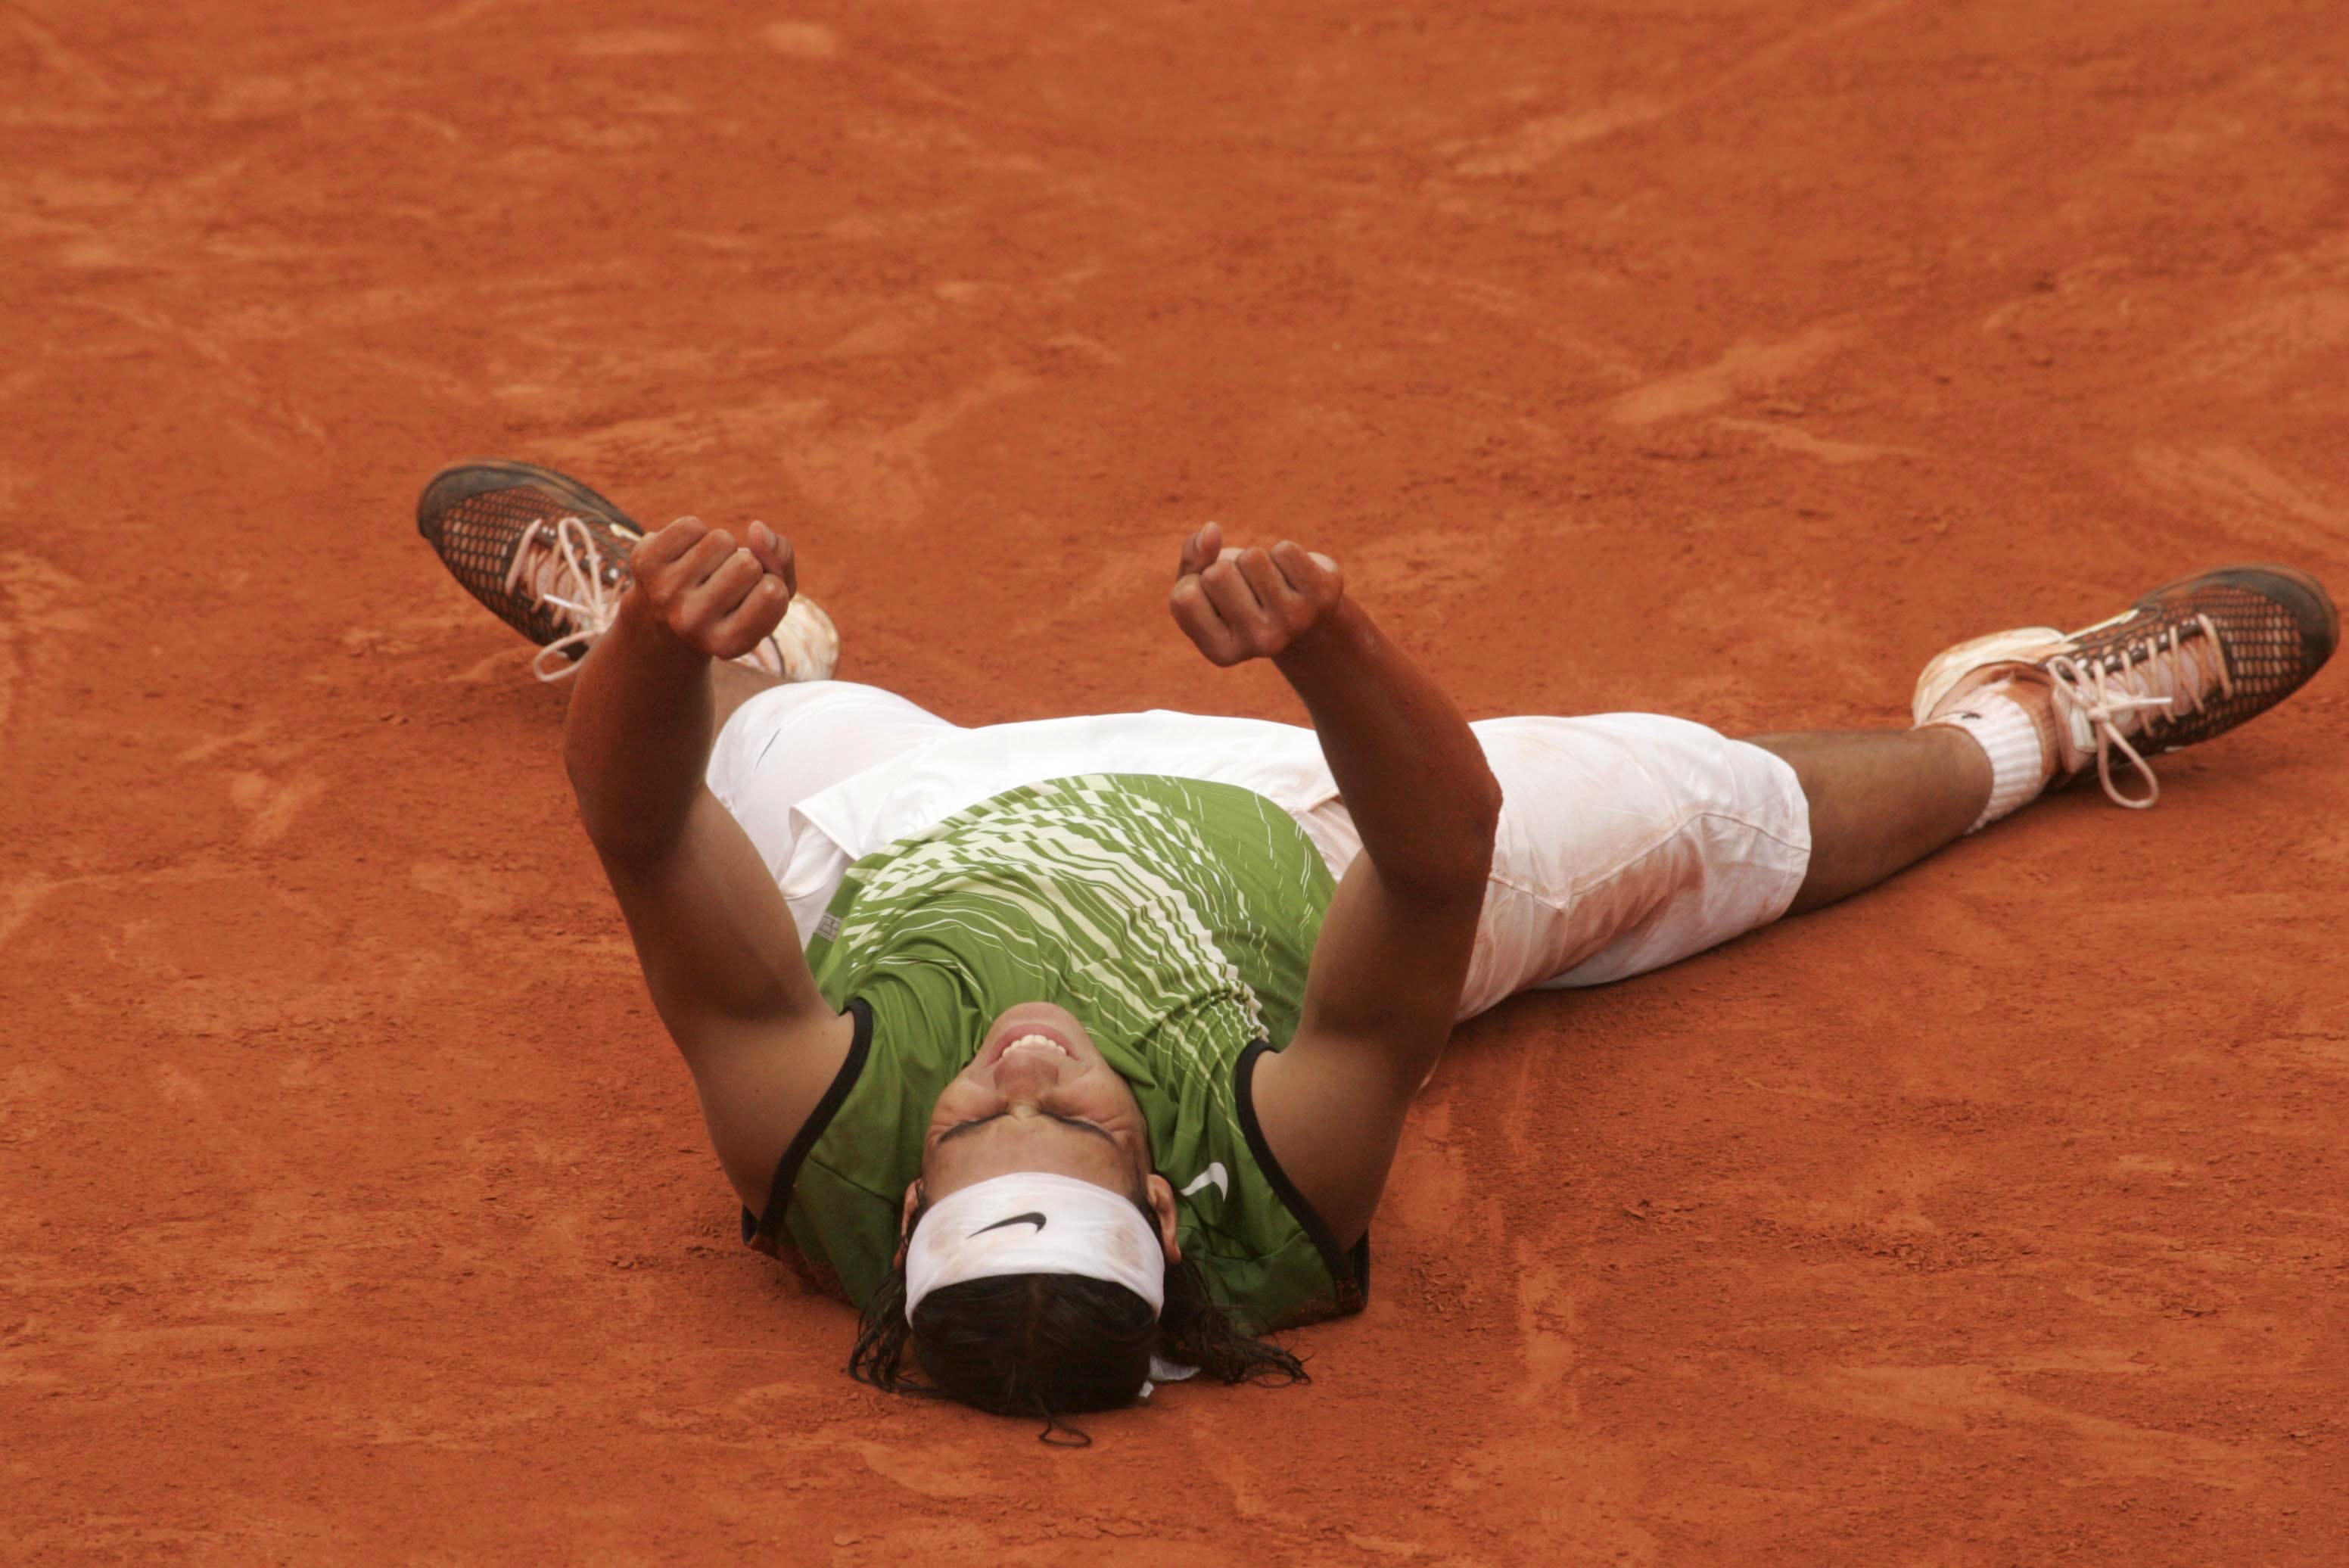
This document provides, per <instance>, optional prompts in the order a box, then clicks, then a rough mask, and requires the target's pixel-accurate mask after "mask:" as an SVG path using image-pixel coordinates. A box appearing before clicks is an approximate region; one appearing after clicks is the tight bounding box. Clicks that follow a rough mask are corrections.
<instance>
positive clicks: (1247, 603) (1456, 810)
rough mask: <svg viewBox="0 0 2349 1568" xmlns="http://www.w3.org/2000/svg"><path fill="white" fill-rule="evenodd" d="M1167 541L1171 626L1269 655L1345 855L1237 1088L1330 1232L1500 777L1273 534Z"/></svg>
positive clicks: (1402, 1051)
mask: <svg viewBox="0 0 2349 1568" xmlns="http://www.w3.org/2000/svg"><path fill="white" fill-rule="evenodd" d="M1222 542H1223V541H1222V537H1221V532H1220V531H1219V530H1217V529H1216V526H1215V525H1214V524H1212V523H1210V524H1209V525H1208V526H1207V528H1206V529H1203V530H1201V531H1200V532H1199V533H1198V534H1197V535H1195V536H1194V537H1193V539H1192V541H1191V542H1190V543H1189V544H1188V545H1186V546H1185V550H1184V556H1183V563H1182V571H1181V574H1180V576H1179V578H1178V580H1177V582H1176V585H1175V588H1174V595H1173V598H1172V601H1171V604H1172V608H1173V610H1174V618H1175V621H1176V623H1177V624H1179V625H1181V626H1182V628H1183V630H1184V631H1185V634H1188V635H1189V636H1190V638H1191V640H1192V641H1193V642H1194V643H1195V644H1196V645H1198V647H1199V650H1200V651H1201V652H1202V653H1204V654H1206V655H1207V657H1208V658H1209V659H1211V660H1213V661H1214V662H1215V663H1216V664H1218V665H1234V664H1238V663H1242V662H1244V661H1245V660H1247V659H1250V658H1269V659H1271V660H1272V661H1273V662H1274V664H1275V665H1278V667H1279V669H1280V672H1281V674H1282V675H1283V676H1287V677H1288V683H1289V685H1290V686H1293V687H1294V688H1295V689H1296V691H1297V694H1298V696H1299V697H1301V698H1303V699H1304V702H1305V706H1306V708H1307V710H1308V711H1309V712H1310V713H1311V714H1312V716H1313V727H1314V730H1315V732H1316V733H1317V734H1318V735H1319V738H1320V741H1321V751H1322V755H1323V757H1324V758H1326V759H1327V760H1328V762H1329V764H1330V773H1331V775H1332V777H1334V778H1335V779H1336V780H1337V784H1338V789H1339V791H1340V794H1341V795H1342V796H1343V797H1344V799H1345V802H1346V807H1347V810H1348V811H1349V812H1350V814H1351V815H1352V817H1353V820H1354V826H1355V828H1356V830H1358V831H1359V832H1360V833H1361V840H1362V853H1361V856H1360V857H1359V858H1357V859H1356V861H1354V863H1353V865H1352V867H1351V868H1350V870H1349V871H1348V872H1346V876H1345V879H1344V880H1343V881H1342V882H1340V883H1339V886H1338V892H1337V896H1336V897H1335V898H1334V899H1333V900H1332V901H1331V902H1330V908H1329V911H1328V913H1327V914H1326V915H1325V916H1324V917H1323V920H1322V923H1321V934H1320V939H1319V941H1318V942H1317V943H1316V944H1315V945H1314V949H1313V967H1312V972H1311V974H1310V975H1309V977H1308V979H1307V982H1306V987H1305V1006H1304V1013H1303V1016H1302V1017H1301V1018H1300V1019H1299V1023H1298V1027H1297V1034H1296V1037H1294V1038H1293V1039H1292V1040H1291V1041H1290V1042H1289V1043H1288V1047H1287V1048H1286V1049H1284V1050H1281V1051H1279V1052H1277V1053H1275V1054H1273V1055H1270V1056H1267V1057H1261V1058H1259V1060H1258V1061H1257V1067H1256V1078H1255V1081H1254V1083H1253V1084H1252V1086H1251V1089H1252V1092H1253V1095H1254V1098H1255V1102H1256V1109H1257V1120H1258V1122H1259V1124H1260V1125H1261V1127H1262V1129H1263V1131H1264V1136H1265V1140H1266V1141H1267V1142H1268V1144H1269V1145H1270V1146H1271V1149H1272V1152H1273V1154H1274V1156H1275V1157H1276V1158H1277V1159H1278V1161H1279V1162H1280V1165H1281V1168H1282V1169H1283V1170H1284V1171H1287V1172H1288V1178H1289V1180H1290V1181H1294V1182H1295V1183H1296V1184H1297V1188H1298V1190H1299V1191H1300V1192H1301V1193H1303V1194H1304V1196H1305V1198H1306V1200H1307V1201H1308V1202H1310V1203H1311V1204H1312V1205H1313V1207H1314V1209H1315V1210H1316V1212H1319V1214H1320V1216H1321V1218H1322V1219H1323V1221H1324V1222H1327V1223H1328V1224H1329V1225H1330V1229H1331V1230H1332V1231H1333V1232H1334V1233H1336V1235H1337V1236H1338V1238H1339V1240H1340V1242H1341V1243H1351V1242H1352V1241H1353V1240H1354V1238H1356V1237H1358V1236H1360V1235H1361V1233H1363V1232H1364V1231H1365V1230H1366V1229H1368V1228H1369V1225H1370V1222H1371V1213H1372V1212H1373V1211H1375V1210H1376V1209H1377V1207H1378V1203H1379V1198H1380V1195H1381V1192H1383V1191H1384V1190H1385V1187H1386V1179H1387V1171H1388V1168H1389V1167H1390V1166H1391V1165H1392V1163H1393V1161H1394V1151H1395V1146H1396V1141H1397V1140H1398V1139H1399V1138H1400V1137H1401V1136H1402V1122H1403V1115H1404V1112H1405V1111H1406V1110H1407V1109H1409V1107H1410V1105H1411V1100H1412V1097H1413V1094H1414V1093H1415V1092H1416V1091H1417V1090H1418V1088H1419V1086H1420V1084H1421V1083H1422V1082H1423V1080H1424V1079H1425V1078H1426V1076H1427V1073H1428V1071H1429V1069H1430V1068H1433V1065H1434V1063H1435V1060H1436V1057H1437V1056H1438V1054H1439V1053H1441V1051H1442V1050H1443V1048H1444V1040H1445V1038H1446V1037H1448V1036H1449V1035H1450V1034H1451V1031H1452V1019H1453V1015H1454V1011H1455V1010H1456V1009H1457V1007H1458V1006H1459V1003H1460V991H1461V985H1462V983H1463V982H1464V979H1465V978H1466V976H1467V973H1468V964H1469V960H1470V958H1471V956H1472V954H1474V951H1475V939H1476V923H1477V919H1478V915H1479V913H1480V912H1481V911H1482V909H1483V905H1484V895H1485V876H1486V873H1487V872H1489V871H1490V870H1491V868H1492V863H1493V836H1494V830H1495V823H1496V822H1497V820H1498V819H1499V816H1500V810H1501V789H1500V786H1499V785H1498V784H1497V783H1496V782H1495V780H1494V778H1493V772H1492V769H1490V768H1489V767H1488V766H1486V764H1485V753H1484V748H1482V747H1481V746H1480V745H1478V743H1477V740H1476V737H1475V734H1474V732H1472V731H1471V730H1470V729H1469V727H1468V725H1467V723H1466V721H1465V720H1464V719H1463V718H1462V717H1460V712H1459V709H1457V708H1456V707H1454V706H1453V704H1452V699H1451V698H1450V697H1448V696H1445V695H1444V691H1443V688H1442V687H1440V686H1437V685H1436V684H1435V682H1434V680H1433V678H1431V677H1430V676H1428V674H1427V673H1426V672H1425V671H1424V670H1422V669H1421V668H1420V667H1419V666H1418V665H1415V664H1413V662H1412V661H1411V660H1410V659H1409V658H1407V657H1406V656H1405V655H1403V653H1402V650H1400V649H1399V648H1397V647H1396V646H1395V645H1393V644H1392V643H1390V642H1389V641H1388V640H1387V639H1386V637H1385V635H1384V634H1381V632H1380V630H1379V629H1378V627H1377V625H1376V624H1374V623H1373V622H1372V621H1371V617H1370V616H1369V614H1366V613H1365V612H1364V611H1363V610H1362V609H1361V606H1359V605H1357V604H1354V603H1351V602H1350V601H1349V600H1348V599H1347V598H1346V597H1345V592H1344V583H1343V580H1342V578H1341V577H1340V574H1339V571H1338V566H1337V563H1336V562H1333V561H1330V560H1329V559H1328V558H1327V557H1324V556H1319V555H1315V554H1313V553H1312V552H1309V551H1305V550H1302V549H1299V547H1298V546H1296V545H1294V544H1290V543H1285V542H1284V543H1282V544H1280V545H1278V546H1276V547H1275V548H1274V549H1273V550H1271V551H1262V550H1249V551H1225V550H1223V549H1222Z"/></svg>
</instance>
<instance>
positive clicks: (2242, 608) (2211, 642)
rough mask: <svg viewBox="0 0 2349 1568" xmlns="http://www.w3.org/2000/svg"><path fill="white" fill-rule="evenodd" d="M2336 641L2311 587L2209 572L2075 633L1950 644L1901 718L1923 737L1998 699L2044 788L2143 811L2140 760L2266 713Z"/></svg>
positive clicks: (2287, 572) (2048, 629)
mask: <svg viewBox="0 0 2349 1568" xmlns="http://www.w3.org/2000/svg"><path fill="white" fill-rule="evenodd" d="M2340 640H2341V615H2340V612H2339V611H2337V610H2336V609H2334V608H2333V601H2332V600H2331V599H2330V598H2329V597H2327V596H2326V594H2325V592H2324V589H2323V585H2322V584H2321V583H2318V582H2317V581H2316V579H2315V578H2313V577H2311V576H2309V575H2308V574H2307V573H2303V572H2295V571H2292V569H2291V568H2289V567H2282V566H2228V567H2221V568H2220V569H2219V570H2218V571H2215V572H2206V573H2202V574H2201V575H2200V576H2199V577H2189V578H2185V579H2183V580H2181V581H2179V582H2176V583H2170V584H2168V586H2166V587H2162V588H2157V589H2155V590H2154V591H2153V592H2152V593H2148V594H2147V595H2146V596H2145V597H2144V598H2142V599H2140V600H2138V601H2137V604H2136V606H2135V607H2134V608H2133V609H2130V610H2127V611H2124V612H2122V613H2121V614H2117V615H2115V616H2113V617H2112V618H2111V619H2109V620H2105V621H2099V622H2097V623H2096V624H2095V625H2093V626H2088V627H2085V628H2084V629H2082V630H2080V631H2077V632H2072V633H2069V634H2066V633H2064V632H2061V631H2058V630H2057V629H2056V628H2054V627H2053V626H2023V627H2020V628H2017V629H2016V630H2013V631H2010V632H1994V633H1992V634H1989V635H1987V636H1982V637H1975V638H1973V639H1971V641H1968V642H1963V643H1960V644H1959V645H1956V646H1955V647H1953V648H1950V649H1948V650H1946V651H1944V652H1943V653H1941V654H1940V655H1938V656H1936V657H1935V658H1934V659H1933V660H1932V662H1930V664H1928V665H1926V666H1925V669H1924V673H1923V674H1922V675H1920V676H1918V679H1917V691H1916V696H1915V698H1914V701H1913V704H1912V711H1913V713H1914V716H1915V718H1916V721H1917V722H1918V723H1919V724H1920V725H1921V724H1927V723H1930V722H1931V721H1933V720H1935V719H1937V718H1943V717H1949V716H1950V715H1951V714H1954V713H1956V712H1958V711H1959V710H1961V709H1962V708H1964V707H1966V706H1967V703H1968V699H1969V698H1971V697H1973V696H1977V695H1979V694H1981V693H1982V692H1984V691H1986V690H1990V689H1996V690H1998V691H2000V692H2001V693H2002V695H2005V696H2011V697H2013V699H2014V700H2015V701H2017V702H2019V703H2021V704H2023V707H2025V708H2026V709H2028V710H2030V711H2031V712H2032V713H2033V717H2034V719H2035V720H2036V721H2037V722H2038V723H2039V726H2040V731H2041V741H2042V744H2043V746H2044V747H2045V748H2046V750H2047V754H2048V755H2047V758H2046V761H2047V769H2048V779H2047V781H2048V782H2049V783H2050V784H2054V785H2062V784H2068V783H2071V782H2072V781H2073V780H2075V779H2079V778H2082V777H2084V776H2085V774H2086V773H2087V772H2088V771H2089V770H2090V769H2095V774H2096V778H2097V780H2098V781H2099V782H2100V783H2101V784H2102V785H2103V786H2104V790H2105V793H2106V795H2107V796H2109V797H2110V798H2111V799H2112V800H2113V801H2114V802H2115V803H2116V804H2117V805H2122V806H2127V807H2130V808H2132V809H2134V810H2143V809H2144V808H2146V807H2147V806H2150V805H2152V804H2153V803H2154V802H2155V801H2156V800H2158V799H2160V797H2161V784H2160V781H2159V780H2158V779H2156V778H2155V777H2154V773H2153V769H2152V767H2151V765H2150V764H2149V763H2148V762H2147V760H2146V759H2147V757H2148V756H2158V755H2160V754H2161V753H2163V752H2166V751H2176V750H2178V749H2180V748H2184V747H2188V746H2193V745H2197V744H2199V742H2202V741H2205V740H2208V739H2209V738H2211V737H2212V736H2215V735H2222V734H2224V733H2225V732H2226V731H2228V730H2230V729H2232V728H2234V727H2236V726H2237V725H2239V724H2242V723H2244V722H2245V721H2247V720H2249V719H2251V718H2254V717H2257V716H2259V715H2260V714H2262V713H2265V712H2266V711H2267V710H2268V709H2269V708H2271V707H2274V706H2275V705H2276V704H2277V703H2279V702H2282V700H2283V699H2284V698H2285V697H2287V696H2291V695H2292V693H2293V692H2295V691H2297V690H2299V689H2300V687H2301V686H2302V685H2303V684H2304V683H2305V682H2306V681H2307V680H2308V678H2309V677H2310V676H2313V675H2314V674H2315V673H2316V672H2317V671H2318V670H2319V669H2321V668H2323V665H2324V661H2325V660H2326V659H2328V658H2330V657H2332V655H2333V647H2334V645H2336V644H2338V643H2339V642H2340ZM2116 758H2118V759H2119V763H2120V764H2121V765H2122V766H2123V767H2125V768H2126V769H2132V770H2134V771H2135V772H2136V774H2137V777H2138V779H2141V780H2142V781H2143V783H2144V789H2143V790H2142V792H2141V793H2130V792H2127V791H2125V790H2124V789H2122V788H2121V786H2120V785H2119V784H2118V783H2116V781H2115V779H2114V769H2115V766H2116Z"/></svg>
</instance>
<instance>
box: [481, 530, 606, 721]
mask: <svg viewBox="0 0 2349 1568" xmlns="http://www.w3.org/2000/svg"><path fill="white" fill-rule="evenodd" d="M533 566H534V567H535V570H534V571H533ZM525 576H528V577H529V579H530V582H529V593H530V597H531V602H532V603H535V604H543V605H552V606H553V607H554V608H555V609H558V610H562V611H565V612H567V613H568V614H570V616H571V630H570V631H569V632H568V633H567V634H564V635H563V636H560V637H557V638H556V639H554V641H553V642H551V643H549V644H547V645H546V646H544V647H543V648H541V649H539V650H538V653H537V655H536V656H535V657H533V659H532V660H531V661H530V673H531V674H533V675H534V676H537V677H538V678H539V679H540V680H543V681H548V682H553V681H564V680H569V679H570V678H571V677H572V676H575V675H577V674H578V673H579V663H578V660H577V659H576V658H574V657H573V656H572V650H573V649H574V648H576V649H578V650H579V653H580V655H585V653H586V651H587V649H588V647H590V646H591V645H593V644H594V643H595V639H596V638H598V637H600V636H602V635H603V634H605V632H606V631H608V630H609V629H610V628H611V624H612V617H613V616H614V615H616V614H619V609H620V596H619V594H618V593H615V592H614V591H613V588H612V585H611V584H610V583H606V582H605V581H604V574H603V573H601V572H599V571H597V570H596V566H595V539H594V537H593V536H592V535H591V534H589V533H588V531H587V525H586V524H585V523H584V522H582V521H580V520H579V519H577V518H576V517H566V518H562V519H559V520H557V521H554V523H552V524H550V523H548V521H547V520H546V519H544V518H540V519H539V520H538V521H535V522H533V523H532V524H531V525H530V527H529V528H528V529H527V530H525V531H523V536H522V543H521V544H519V545H518V546H516V547H515V549H514V554H513V561H512V563H511V564H509V565H508V566H507V567H506V582H505V591H506V592H507V593H513V592H514V591H515V589H516V587H517V586H519V585H520V584H521V583H523V578H524V577H525Z"/></svg>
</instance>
